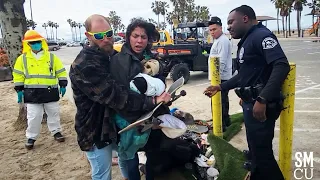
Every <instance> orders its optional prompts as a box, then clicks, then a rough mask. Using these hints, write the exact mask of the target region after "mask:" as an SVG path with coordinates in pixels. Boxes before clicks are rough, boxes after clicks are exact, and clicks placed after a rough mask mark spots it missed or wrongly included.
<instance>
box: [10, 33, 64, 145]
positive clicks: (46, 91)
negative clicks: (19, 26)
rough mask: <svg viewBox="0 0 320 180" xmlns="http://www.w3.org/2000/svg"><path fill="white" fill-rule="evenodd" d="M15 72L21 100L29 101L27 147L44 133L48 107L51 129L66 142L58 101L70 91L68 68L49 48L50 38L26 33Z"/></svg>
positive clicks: (16, 87)
mask: <svg viewBox="0 0 320 180" xmlns="http://www.w3.org/2000/svg"><path fill="white" fill-rule="evenodd" d="M12 74H13V81H14V85H15V87H14V89H15V90H16V91H17V94H18V103H21V102H22V100H24V103H26V105H27V119H28V127H27V130H26V137H27V142H26V144H25V146H26V148H27V149H32V148H33V146H34V143H35V141H36V139H37V137H38V136H39V134H40V129H41V121H42V117H43V113H44V110H45V112H46V114H47V115H48V117H47V124H48V129H49V131H50V132H51V134H52V135H53V137H54V139H55V140H57V141H58V142H63V141H64V140H65V138H64V137H63V136H62V134H61V125H60V115H59V103H58V101H59V99H60V95H59V94H61V95H62V96H64V94H65V92H66V86H67V84H68V81H67V72H66V69H65V68H64V66H63V64H62V62H61V60H60V59H59V58H58V57H57V56H56V55H54V54H52V53H50V52H49V48H48V44H47V42H46V40H45V39H44V38H43V37H42V36H41V35H40V34H39V33H38V32H36V31H34V30H28V31H27V32H26V33H25V35H24V39H23V53H22V55H20V56H19V57H18V58H17V60H16V63H15V65H14V69H13V73H12ZM59 87H60V89H58V88H59Z"/></svg>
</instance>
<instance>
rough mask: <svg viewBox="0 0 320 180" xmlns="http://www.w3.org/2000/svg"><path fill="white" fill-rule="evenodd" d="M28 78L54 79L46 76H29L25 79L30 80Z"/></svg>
mask: <svg viewBox="0 0 320 180" xmlns="http://www.w3.org/2000/svg"><path fill="white" fill-rule="evenodd" d="M30 78H42V79H56V77H54V76H48V75H29V76H28V78H26V79H30Z"/></svg>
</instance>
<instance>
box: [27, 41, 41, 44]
mask: <svg viewBox="0 0 320 180" xmlns="http://www.w3.org/2000/svg"><path fill="white" fill-rule="evenodd" d="M38 43H41V41H32V42H29V44H38Z"/></svg>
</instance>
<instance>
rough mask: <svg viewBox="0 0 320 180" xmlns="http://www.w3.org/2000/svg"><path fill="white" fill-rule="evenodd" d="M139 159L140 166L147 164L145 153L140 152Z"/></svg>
mask: <svg viewBox="0 0 320 180" xmlns="http://www.w3.org/2000/svg"><path fill="white" fill-rule="evenodd" d="M138 157H139V164H146V162H147V157H146V154H145V152H142V151H141V152H138Z"/></svg>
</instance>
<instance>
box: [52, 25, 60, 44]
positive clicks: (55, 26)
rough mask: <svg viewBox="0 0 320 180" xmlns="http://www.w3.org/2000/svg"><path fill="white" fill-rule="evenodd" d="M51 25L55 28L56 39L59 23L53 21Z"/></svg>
mask: <svg viewBox="0 0 320 180" xmlns="http://www.w3.org/2000/svg"><path fill="white" fill-rule="evenodd" d="M53 27H54V28H56V40H57V39H58V27H59V24H58V23H54V25H53Z"/></svg>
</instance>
